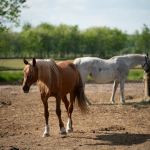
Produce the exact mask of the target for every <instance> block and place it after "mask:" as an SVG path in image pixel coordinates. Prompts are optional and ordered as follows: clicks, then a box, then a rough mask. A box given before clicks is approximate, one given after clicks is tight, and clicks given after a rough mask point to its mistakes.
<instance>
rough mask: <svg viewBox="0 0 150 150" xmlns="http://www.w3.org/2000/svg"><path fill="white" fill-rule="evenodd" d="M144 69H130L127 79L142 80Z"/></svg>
mask: <svg viewBox="0 0 150 150" xmlns="http://www.w3.org/2000/svg"><path fill="white" fill-rule="evenodd" d="M143 73H144V70H140V69H135V70H133V69H131V70H130V72H129V75H128V76H127V80H142V79H143Z"/></svg>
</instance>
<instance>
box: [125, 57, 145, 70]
mask: <svg viewBox="0 0 150 150" xmlns="http://www.w3.org/2000/svg"><path fill="white" fill-rule="evenodd" d="M144 62H145V56H144V55H139V56H138V55H135V57H134V56H133V57H131V58H129V60H127V64H128V65H129V67H130V69H132V68H134V67H136V66H137V65H142V66H143V64H144Z"/></svg>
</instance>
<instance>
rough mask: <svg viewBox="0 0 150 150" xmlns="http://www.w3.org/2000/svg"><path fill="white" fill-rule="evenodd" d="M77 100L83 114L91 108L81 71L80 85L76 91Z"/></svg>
mask: <svg viewBox="0 0 150 150" xmlns="http://www.w3.org/2000/svg"><path fill="white" fill-rule="evenodd" d="M76 100H77V101H78V107H79V108H80V110H81V112H82V113H83V114H85V113H87V112H88V111H89V110H88V106H87V102H86V98H85V93H84V88H83V82H82V78H81V75H80V73H79V85H78V88H77V91H76Z"/></svg>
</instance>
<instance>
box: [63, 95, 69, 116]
mask: <svg viewBox="0 0 150 150" xmlns="http://www.w3.org/2000/svg"><path fill="white" fill-rule="evenodd" d="M62 101H63V103H64V104H65V108H66V110H67V113H68V106H69V102H68V99H67V96H66V95H65V96H63V97H62Z"/></svg>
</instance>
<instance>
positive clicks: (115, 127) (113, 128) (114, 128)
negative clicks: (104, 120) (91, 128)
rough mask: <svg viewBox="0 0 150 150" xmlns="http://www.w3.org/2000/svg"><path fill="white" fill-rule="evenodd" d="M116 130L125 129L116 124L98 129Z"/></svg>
mask: <svg viewBox="0 0 150 150" xmlns="http://www.w3.org/2000/svg"><path fill="white" fill-rule="evenodd" d="M117 130H125V128H124V127H120V126H117V125H116V126H111V127H108V128H101V129H99V131H117Z"/></svg>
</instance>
